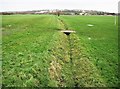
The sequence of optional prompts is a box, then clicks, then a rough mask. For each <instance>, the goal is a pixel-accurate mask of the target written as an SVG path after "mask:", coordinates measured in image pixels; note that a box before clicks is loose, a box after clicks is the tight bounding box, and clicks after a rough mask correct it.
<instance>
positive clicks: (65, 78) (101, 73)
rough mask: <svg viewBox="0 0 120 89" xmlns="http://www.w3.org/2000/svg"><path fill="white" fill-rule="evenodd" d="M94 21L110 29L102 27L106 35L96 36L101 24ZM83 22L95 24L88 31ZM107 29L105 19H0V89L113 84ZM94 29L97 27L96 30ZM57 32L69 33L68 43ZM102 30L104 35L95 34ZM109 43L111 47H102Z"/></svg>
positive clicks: (112, 34) (111, 33)
mask: <svg viewBox="0 0 120 89" xmlns="http://www.w3.org/2000/svg"><path fill="white" fill-rule="evenodd" d="M99 18H103V19H105V18H106V19H107V20H105V23H108V26H110V28H108V27H106V26H105V30H106V31H107V32H106V31H105V30H103V31H102V32H101V29H103V27H102V26H103V25H99V24H100V23H101V24H103V23H102V20H101V19H99ZM97 19H99V20H97ZM88 22H91V23H88ZM79 24H80V26H79ZM86 24H94V25H95V26H94V27H91V28H90V27H87V26H86ZM109 24H110V25H109ZM111 25H112V20H111V17H99V16H98V17H96V16H94V17H86V18H85V17H79V16H62V17H59V18H58V17H56V16H53V15H11V16H3V27H2V31H3V47H2V48H3V60H2V62H3V63H2V64H3V65H2V66H3V70H2V73H3V76H2V78H3V86H16V87H31V86H34V87H35V86H36V87H48V86H49V87H58V86H59V87H103V86H104V87H105V86H110V84H111V86H115V84H117V75H116V74H117V70H114V69H117V56H116V54H115V53H116V50H117V49H116V43H115V42H116V40H117V38H116V36H115V34H117V31H116V32H114V31H112V28H113V26H111ZM96 26H97V27H99V28H98V30H96V28H97V27H96ZM100 27H101V28H100ZM61 29H62V30H65V29H74V30H76V33H75V34H71V35H70V40H69V38H68V37H67V36H66V35H65V34H63V33H61V32H60V30H61ZM109 29H110V30H109ZM103 32H104V34H102V35H100V34H99V33H103ZM106 34H107V36H106ZM101 36H102V37H101ZM88 37H90V38H91V40H89V39H88ZM92 37H94V39H93V38H92ZM95 37H96V38H95ZM100 37H101V38H100ZM103 38H104V39H103ZM108 38H111V39H109V40H108ZM111 40H112V42H113V43H112V44H110V45H109V46H107V45H108V42H111ZM101 42H102V44H100V43H101ZM106 42H107V43H106ZM100 46H101V47H100ZM95 48H96V49H97V50H95ZM101 48H102V49H101ZM109 49H110V52H112V53H111V54H109V53H110V52H109V51H108V50H109ZM102 52H103V53H102ZM107 52H109V53H108V54H107ZM103 54H104V55H103ZM111 55H112V56H111ZM108 56H109V57H108ZM107 57H108V58H113V59H112V60H109V59H107ZM96 59H100V60H97V61H96ZM110 65H111V66H110ZM103 66H105V67H103ZM101 68H102V70H101ZM109 68H110V70H109ZM106 71H107V73H106ZM112 74H113V75H112ZM110 76H111V77H110ZM113 77H114V78H113ZM111 78H112V79H111ZM110 79H111V80H110ZM109 80H110V81H109Z"/></svg>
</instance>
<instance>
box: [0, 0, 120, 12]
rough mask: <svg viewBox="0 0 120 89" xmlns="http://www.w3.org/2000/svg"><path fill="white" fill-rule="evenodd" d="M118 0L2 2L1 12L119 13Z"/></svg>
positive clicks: (11, 0) (12, 0) (4, 0)
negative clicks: (81, 11)
mask: <svg viewBox="0 0 120 89" xmlns="http://www.w3.org/2000/svg"><path fill="white" fill-rule="evenodd" d="M117 4H118V0H2V1H1V8H0V11H20V10H22V11H23V10H39V9H86V10H99V11H108V12H118V11H117V7H118V6H117Z"/></svg>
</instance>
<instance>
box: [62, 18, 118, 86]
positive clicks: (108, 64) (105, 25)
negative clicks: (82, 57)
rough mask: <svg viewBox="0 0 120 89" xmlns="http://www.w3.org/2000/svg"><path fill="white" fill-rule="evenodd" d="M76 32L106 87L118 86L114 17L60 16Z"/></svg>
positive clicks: (116, 36) (116, 40) (116, 33)
mask: <svg viewBox="0 0 120 89" xmlns="http://www.w3.org/2000/svg"><path fill="white" fill-rule="evenodd" d="M61 19H62V20H63V21H64V22H65V23H66V24H67V26H68V27H69V28H68V29H74V30H76V34H77V35H78V36H79V38H80V39H81V43H83V44H82V45H83V46H84V47H85V48H86V51H87V53H88V54H89V57H90V61H91V62H93V63H94V65H96V67H97V69H98V70H99V72H100V74H101V76H102V77H103V79H104V80H106V82H107V86H117V85H118V29H117V25H115V24H114V16H61Z"/></svg>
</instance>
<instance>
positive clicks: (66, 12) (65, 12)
mask: <svg viewBox="0 0 120 89" xmlns="http://www.w3.org/2000/svg"><path fill="white" fill-rule="evenodd" d="M13 14H54V15H117V13H109V12H103V11H94V10H67V9H64V10H33V11H16V12H15V11H14V12H0V15H13Z"/></svg>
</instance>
